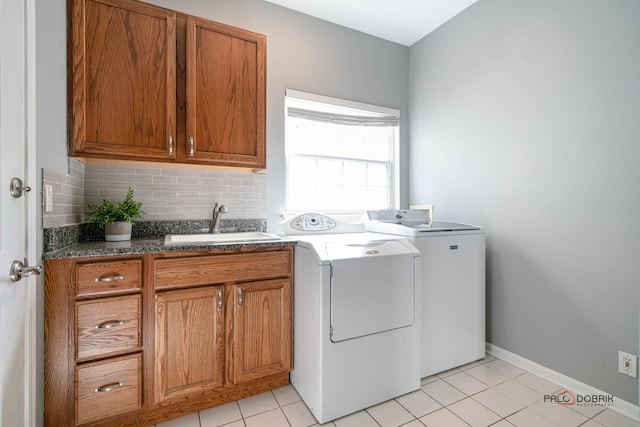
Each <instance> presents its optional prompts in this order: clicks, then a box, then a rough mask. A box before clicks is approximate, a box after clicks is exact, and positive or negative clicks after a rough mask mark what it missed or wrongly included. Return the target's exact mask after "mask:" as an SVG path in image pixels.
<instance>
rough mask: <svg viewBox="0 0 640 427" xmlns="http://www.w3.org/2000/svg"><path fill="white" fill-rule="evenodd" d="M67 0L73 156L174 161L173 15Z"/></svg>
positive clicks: (128, 4)
mask: <svg viewBox="0 0 640 427" xmlns="http://www.w3.org/2000/svg"><path fill="white" fill-rule="evenodd" d="M69 1H70V12H71V16H70V18H71V19H70V29H69V30H70V34H71V38H70V52H69V72H70V82H69V91H70V93H69V99H70V121H71V123H70V129H69V135H70V146H69V151H70V154H71V155H73V156H86V157H106V158H129V159H138V160H145V159H155V160H158V159H175V158H176V149H175V144H176V141H175V128H176V117H175V114H176V96H175V93H176V71H175V70H176V59H175V56H176V53H175V52H176V31H175V30H176V14H175V13H174V12H172V11H170V10H166V9H162V8H158V7H153V6H150V5H146V4H143V3H139V2H137V1H131V0H69ZM172 145H173V146H172Z"/></svg>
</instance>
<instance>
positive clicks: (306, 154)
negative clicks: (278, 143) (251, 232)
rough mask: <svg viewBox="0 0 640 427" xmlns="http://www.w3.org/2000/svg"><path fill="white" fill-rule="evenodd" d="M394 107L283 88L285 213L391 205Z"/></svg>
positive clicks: (357, 210)
mask: <svg viewBox="0 0 640 427" xmlns="http://www.w3.org/2000/svg"><path fill="white" fill-rule="evenodd" d="M399 115H400V112H399V111H398V110H394V109H390V108H383V107H377V106H372V105H366V104H361V103H356V102H351V101H345V100H341V99H336V98H329V97H325V96H320V95H313V94H309V93H304V92H298V91H292V90H287V96H286V130H285V147H286V156H287V207H286V210H287V213H297V212H304V211H321V212H326V213H334V214H335V213H362V212H364V211H365V210H367V209H386V208H392V207H393V206H394V205H395V204H396V203H395V195H396V194H397V190H396V185H397V178H396V173H397V171H396V165H395V159H396V156H397V154H396V152H397V146H398V143H397V142H398V133H399V132H398V130H399Z"/></svg>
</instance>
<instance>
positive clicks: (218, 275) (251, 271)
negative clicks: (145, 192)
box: [155, 251, 292, 289]
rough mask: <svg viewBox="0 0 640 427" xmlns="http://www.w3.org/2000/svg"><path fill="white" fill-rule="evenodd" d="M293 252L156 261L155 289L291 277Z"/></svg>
mask: <svg viewBox="0 0 640 427" xmlns="http://www.w3.org/2000/svg"><path fill="white" fill-rule="evenodd" d="M291 270H292V265H291V257H290V255H289V251H277V252H264V253H247V254H233V255H209V256H199V257H189V258H172V259H161V260H156V262H155V287H156V288H160V289H161V288H175V287H181V286H194V285H207V284H218V283H226V282H241V281H249V280H262V279H268V278H275V277H283V276H289V275H291Z"/></svg>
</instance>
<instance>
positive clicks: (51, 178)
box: [42, 158, 85, 228]
mask: <svg viewBox="0 0 640 427" xmlns="http://www.w3.org/2000/svg"><path fill="white" fill-rule="evenodd" d="M68 171H69V173H68V175H65V174H61V173H58V172H54V171H50V170H48V169H42V184H43V185H42V191H43V192H44V188H45V187H44V186H45V185H51V187H52V188H53V206H52V207H53V210H52V212H49V213H46V212H43V213H42V226H43V227H44V228H50V227H58V226H63V225H68V224H78V223H80V222H82V221H83V220H84V218H85V214H84V206H85V203H84V176H85V165H84V164H83V163H82V162H80V161H78V160H76V159H74V158H69V167H68ZM42 206H43V209H44V203H43V204H42Z"/></svg>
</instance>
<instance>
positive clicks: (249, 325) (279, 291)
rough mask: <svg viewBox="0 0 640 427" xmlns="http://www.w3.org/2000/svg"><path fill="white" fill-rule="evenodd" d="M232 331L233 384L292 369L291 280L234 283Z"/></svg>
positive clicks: (232, 290)
mask: <svg viewBox="0 0 640 427" xmlns="http://www.w3.org/2000/svg"><path fill="white" fill-rule="evenodd" d="M231 292H232V294H233V298H234V300H233V304H232V306H231V309H232V312H233V315H232V316H231V320H230V323H231V325H232V327H231V330H232V331H233V341H232V348H231V356H230V357H229V360H230V365H229V379H230V380H231V382H232V383H233V384H240V383H242V382H246V381H251V380H254V379H256V378H261V377H264V376H266V375H272V374H277V373H281V372H289V371H290V370H291V353H292V349H291V339H290V337H291V332H292V323H291V316H290V310H289V307H290V306H291V280H290V279H279V280H269V281H262V282H251V283H243V284H236V285H233V286H232V287H231Z"/></svg>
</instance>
